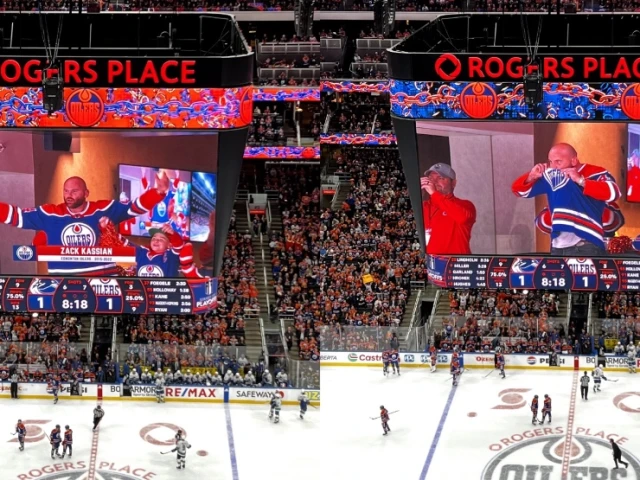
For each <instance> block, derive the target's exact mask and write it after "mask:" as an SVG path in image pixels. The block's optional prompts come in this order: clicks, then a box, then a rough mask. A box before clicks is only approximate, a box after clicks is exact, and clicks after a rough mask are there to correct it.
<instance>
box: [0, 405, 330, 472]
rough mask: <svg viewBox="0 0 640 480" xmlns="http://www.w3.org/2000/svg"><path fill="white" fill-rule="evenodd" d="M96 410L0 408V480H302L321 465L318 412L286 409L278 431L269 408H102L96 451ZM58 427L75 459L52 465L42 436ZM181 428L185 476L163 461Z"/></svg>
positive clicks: (169, 459)
mask: <svg viewBox="0 0 640 480" xmlns="http://www.w3.org/2000/svg"><path fill="white" fill-rule="evenodd" d="M94 407H95V403H94V402H91V401H84V400H66V401H65V399H64V398H61V399H60V401H59V403H58V404H57V405H53V404H52V401H45V400H26V399H19V400H11V399H2V400H0V411H1V412H2V415H0V439H3V440H2V442H3V447H2V453H3V458H4V459H5V461H4V462H3V466H2V468H1V469H0V471H1V472H2V473H1V474H0V479H1V480H13V479H15V480H31V479H39V480H173V479H190V480H192V479H197V480H227V479H229V480H249V479H260V480H265V479H277V480H289V479H291V480H300V472H301V471H307V472H308V471H309V465H314V463H315V462H317V454H316V448H315V447H314V445H313V443H314V441H315V439H316V438H317V437H318V430H319V425H320V423H319V422H320V410H319V409H314V408H311V407H310V408H309V410H308V411H307V415H306V418H305V420H300V419H299V418H298V415H299V410H298V408H297V407H295V406H283V407H282V413H281V421H280V423H279V424H273V423H271V422H270V421H269V419H268V418H267V416H268V413H269V406H268V405H266V404H265V405H263V406H262V405H244V404H230V405H228V406H227V407H225V406H224V405H222V404H205V403H194V404H184V403H165V404H160V405H159V404H157V403H155V402H133V401H128V402H105V403H103V408H104V410H105V417H104V418H103V420H102V423H101V424H100V426H99V433H98V435H97V443H96V442H95V441H94V436H93V432H92V427H93V408H94ZM227 409H228V410H227ZM18 419H21V420H22V421H23V422H24V423H25V424H26V427H27V437H28V439H27V442H28V443H25V450H24V451H23V452H20V451H18V446H19V445H18V443H17V440H15V437H13V436H11V432H13V431H15V424H16V422H17V420H18ZM56 424H59V425H60V426H61V428H62V430H63V431H64V427H65V425H69V426H70V427H71V429H72V430H73V432H74V446H73V456H72V457H71V458H68V457H67V458H65V459H59V458H56V459H55V460H54V459H51V455H50V447H49V441H48V439H47V437H45V435H44V434H45V433H46V434H47V435H48V434H49V433H50V432H51V430H52V429H53V428H54V427H55V425H56ZM178 428H180V429H181V430H183V431H185V432H186V439H187V441H188V442H189V443H190V444H191V445H192V448H191V449H190V450H188V453H187V459H186V469H185V470H177V469H176V460H175V458H176V457H175V455H176V454H175V453H170V454H167V455H161V454H160V452H166V451H169V450H171V449H172V448H173V443H174V441H173V437H174V435H175V431H176V430H177V429H178ZM2 432H4V433H2ZM92 445H95V449H94V450H95V453H96V455H95V457H94V461H93V462H92ZM282 465H286V467H287V468H282ZM279 466H280V467H279ZM305 478H311V477H310V476H306V477H305ZM317 478H319V477H317Z"/></svg>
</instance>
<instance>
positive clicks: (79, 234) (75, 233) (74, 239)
mask: <svg viewBox="0 0 640 480" xmlns="http://www.w3.org/2000/svg"><path fill="white" fill-rule="evenodd" d="M95 244H96V233H95V232H94V231H93V229H92V228H91V227H90V226H89V225H87V224H86V223H71V224H69V225H67V226H66V227H64V230H62V245H64V246H65V247H92V246H93V245H95Z"/></svg>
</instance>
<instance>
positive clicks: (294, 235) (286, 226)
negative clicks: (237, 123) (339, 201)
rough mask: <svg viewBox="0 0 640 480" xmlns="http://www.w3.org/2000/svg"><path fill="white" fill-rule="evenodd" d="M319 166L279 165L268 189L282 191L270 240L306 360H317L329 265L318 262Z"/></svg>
mask: <svg viewBox="0 0 640 480" xmlns="http://www.w3.org/2000/svg"><path fill="white" fill-rule="evenodd" d="M319 179H320V169H319V167H318V166H313V165H310V166H308V167H307V166H297V165H278V166H275V167H273V168H271V169H270V170H269V172H268V175H267V177H266V182H265V188H266V189H269V190H277V191H278V192H279V196H280V199H279V201H280V208H281V212H282V225H283V229H282V231H272V232H271V238H270V242H269V248H270V251H271V268H272V275H273V282H274V288H275V297H276V302H277V303H276V308H277V311H278V313H279V315H280V316H281V317H284V318H291V319H292V320H293V322H294V328H295V330H296V332H297V333H296V335H295V340H296V341H297V346H298V350H299V355H300V358H301V359H304V360H309V359H316V360H317V359H318V358H319V349H318V335H319V333H318V328H319V325H320V323H321V321H322V306H323V305H324V302H323V301H322V299H321V298H318V292H319V289H320V288H321V287H320V286H321V284H322V283H323V281H324V275H325V269H324V267H323V266H322V265H318V260H319V257H318V255H319V251H318V245H317V242H318V235H319V218H320V203H319V202H320V185H319V183H320V182H319Z"/></svg>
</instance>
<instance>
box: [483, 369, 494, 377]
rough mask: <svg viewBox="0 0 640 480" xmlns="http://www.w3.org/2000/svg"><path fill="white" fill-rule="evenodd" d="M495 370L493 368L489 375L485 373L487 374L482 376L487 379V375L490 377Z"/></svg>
mask: <svg viewBox="0 0 640 480" xmlns="http://www.w3.org/2000/svg"><path fill="white" fill-rule="evenodd" d="M495 370H496V369H495V368H494V369H492V370H491V371H490V372H489V373H487V374H486V375H485V376H484V378H487V377H488V376H489V375H491V374H492V373H493V372H495Z"/></svg>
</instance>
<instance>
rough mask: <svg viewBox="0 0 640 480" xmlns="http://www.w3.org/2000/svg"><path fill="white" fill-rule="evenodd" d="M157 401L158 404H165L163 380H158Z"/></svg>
mask: <svg viewBox="0 0 640 480" xmlns="http://www.w3.org/2000/svg"><path fill="white" fill-rule="evenodd" d="M156 400H157V402H158V403H164V382H163V381H162V379H161V378H158V379H157V380H156Z"/></svg>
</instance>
